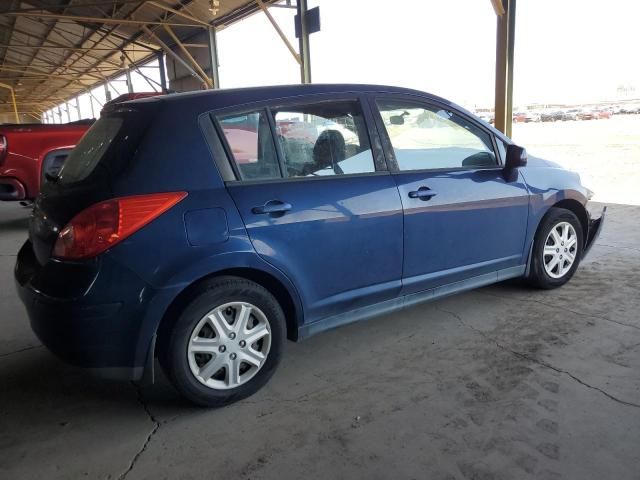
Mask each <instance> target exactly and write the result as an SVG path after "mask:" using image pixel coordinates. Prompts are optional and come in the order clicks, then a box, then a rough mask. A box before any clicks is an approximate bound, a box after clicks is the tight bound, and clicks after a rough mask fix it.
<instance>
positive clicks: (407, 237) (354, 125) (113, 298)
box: [15, 85, 604, 406]
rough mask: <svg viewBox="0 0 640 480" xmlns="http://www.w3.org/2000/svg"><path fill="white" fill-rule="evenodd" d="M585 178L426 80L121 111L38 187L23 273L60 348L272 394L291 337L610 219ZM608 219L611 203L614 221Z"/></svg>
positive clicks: (201, 388) (530, 256) (548, 268)
mask: <svg viewBox="0 0 640 480" xmlns="http://www.w3.org/2000/svg"><path fill="white" fill-rule="evenodd" d="M589 196H590V192H589V191H588V190H587V189H586V188H585V187H583V186H582V185H581V183H580V179H579V177H578V175H577V174H575V173H572V172H569V171H566V170H563V169H562V168H560V167H559V166H558V165H555V164H553V163H550V162H546V161H543V160H539V159H533V158H529V159H527V155H526V152H525V151H524V149H522V148H521V147H518V146H516V145H514V144H513V143H512V142H511V140H509V139H508V138H507V137H505V136H504V135H503V134H501V133H500V132H498V131H497V130H495V129H494V128H493V127H491V126H490V125H488V124H487V123H484V122H483V121H481V120H479V119H477V118H476V117H474V116H473V115H471V114H470V113H469V112H467V111H465V110H464V109H462V108H460V107H458V106H456V105H454V104H452V103H450V102H448V101H446V100H443V99H442V98H438V97H435V96H432V95H429V94H426V93H422V92H418V91H414V90H407V89H401V88H393V87H384V86H365V85H306V86H302V85H299V86H283V87H264V88H252V89H236V90H219V91H207V92H195V93H185V94H177V95H168V96H163V97H155V98H150V99H143V100H136V101H132V102H126V103H122V104H118V105H113V106H112V107H110V108H108V109H107V111H105V112H104V113H103V115H102V117H101V118H100V120H98V121H97V122H96V123H95V124H94V125H93V126H92V127H91V129H90V130H89V131H88V132H87V134H86V135H85V136H84V137H83V139H82V141H81V142H80V143H79V144H78V146H77V147H76V148H75V149H74V150H73V152H72V153H71V155H70V156H69V157H68V159H67V160H66V163H65V164H64V167H63V168H62V170H61V172H60V173H59V175H58V177H56V178H52V179H50V181H49V182H47V183H46V184H45V185H44V186H43V189H42V193H41V195H40V196H39V197H38V199H37V200H36V203H35V206H34V211H33V216H32V218H31V220H30V232H29V240H28V241H27V242H26V243H25V244H24V246H23V247H22V249H21V250H20V253H19V255H18V260H17V265H16V269H15V278H16V285H17V289H18V292H19V294H20V297H21V298H22V301H23V302H24V304H25V306H26V308H27V311H28V314H29V317H30V320H31V325H32V328H33V330H34V331H35V333H36V334H37V335H38V337H39V338H40V339H41V340H42V342H43V343H44V344H45V345H46V346H47V347H48V348H49V349H50V350H51V351H52V352H54V353H55V354H57V355H58V356H60V357H61V358H63V359H65V360H67V361H69V362H71V363H73V364H76V365H80V366H83V367H87V368H90V369H94V370H96V371H98V372H100V373H102V374H104V375H108V376H112V377H113V376H115V377H119V378H126V379H132V380H139V379H141V378H142V377H143V373H144V372H145V368H149V367H150V366H151V365H153V362H154V359H155V358H158V359H159V361H160V363H161V365H162V366H163V368H164V369H165V370H166V372H167V374H168V377H169V378H170V379H171V381H172V382H173V384H174V385H175V387H176V388H177V389H178V390H179V391H180V392H181V393H182V394H183V395H184V396H185V397H187V398H188V399H189V400H191V401H192V402H194V403H196V404H199V405H204V406H217V405H223V404H226V403H229V402H232V401H235V400H238V399H241V398H244V397H246V396H248V395H250V394H252V393H254V392H255V391H256V390H258V389H259V388H260V387H261V386H262V385H264V384H265V383H266V382H267V381H268V379H269V378H270V376H271V375H272V374H273V372H274V371H275V369H276V367H277V365H278V363H279V361H280V357H281V354H282V348H283V343H284V341H285V339H286V338H288V339H291V340H298V339H301V338H304V337H308V336H309V335H313V334H315V333H318V332H320V331H322V330H326V329H329V328H333V327H336V326H339V325H344V324H346V323H350V322H355V321H358V320H362V319H366V318H370V317H373V316H375V315H380V314H385V313H389V312H392V311H395V310H398V309H400V308H403V307H406V306H409V305H413V304H416V303H418V302H422V301H425V300H432V299H435V298H438V297H442V296H444V295H449V294H452V293H455V292H459V291H463V290H467V289H470V288H475V287H479V286H482V285H487V284H490V283H494V282H498V281H501V280H504V279H508V278H515V277H524V278H526V279H528V281H529V282H530V283H531V284H532V285H535V286H537V287H541V288H554V287H558V286H560V285H562V284H564V283H565V282H567V281H568V280H569V279H570V278H571V276H572V275H573V274H574V272H575V271H576V268H577V267H578V264H579V262H580V260H581V259H582V258H584V256H585V255H586V253H587V252H588V250H589V248H590V247H591V245H592V244H593V242H594V240H595V238H596V237H597V235H598V233H599V231H600V229H601V227H602V217H600V218H598V219H592V218H591V216H590V214H589V213H588V211H587V208H586V204H587V201H588V198H589ZM603 213H604V212H603Z"/></svg>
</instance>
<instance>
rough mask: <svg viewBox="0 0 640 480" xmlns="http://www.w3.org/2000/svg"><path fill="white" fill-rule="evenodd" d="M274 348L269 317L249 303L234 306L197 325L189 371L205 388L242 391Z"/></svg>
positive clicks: (215, 311) (190, 346) (219, 309)
mask: <svg viewBox="0 0 640 480" xmlns="http://www.w3.org/2000/svg"><path fill="white" fill-rule="evenodd" d="M270 348H271V326H270V325H269V321H268V320H267V317H266V316H265V314H264V313H263V312H262V310H260V309H259V308H258V307H256V306H255V305H252V304H250V303H247V302H230V303H225V304H224V305H220V306H219V307H216V308H215V309H213V310H211V311H210V312H209V313H207V314H206V315H205V316H204V317H202V319H200V321H199V322H198V323H197V324H196V326H195V328H194V329H193V331H192V333H191V335H190V337H189V344H188V346H187V356H188V360H189V367H190V369H191V373H192V374H193V376H194V377H195V378H196V379H197V380H198V381H199V382H200V383H202V384H204V385H206V386H207V387H209V388H213V389H216V390H228V389H231V388H236V387H239V386H240V385H243V384H245V383H247V382H248V381H249V380H251V379H252V378H253V377H254V376H255V375H256V374H257V373H258V371H259V370H260V369H261V368H262V366H263V365H264V364H265V362H266V360H267V356H268V355H269V349H270Z"/></svg>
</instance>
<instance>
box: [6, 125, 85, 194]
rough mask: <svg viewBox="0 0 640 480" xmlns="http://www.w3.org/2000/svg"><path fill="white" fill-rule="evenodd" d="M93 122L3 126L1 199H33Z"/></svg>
mask: <svg viewBox="0 0 640 480" xmlns="http://www.w3.org/2000/svg"><path fill="white" fill-rule="evenodd" d="M91 123H93V120H91V121H82V122H74V123H67V124H62V125H48V124H47V125H44V124H39V123H30V124H11V125H0V200H22V201H26V200H33V199H34V198H35V197H36V196H37V195H38V192H39V191H40V185H41V184H42V183H43V182H44V181H45V175H46V174H47V173H48V172H49V173H51V174H54V175H55V172H56V171H57V170H58V169H59V168H60V166H61V164H62V162H63V161H64V158H66V156H67V154H68V153H69V151H70V150H71V149H72V148H73V147H74V146H75V145H76V143H78V140H80V138H81V137H82V135H84V133H85V132H86V131H87V129H88V128H89V127H90V125H91Z"/></svg>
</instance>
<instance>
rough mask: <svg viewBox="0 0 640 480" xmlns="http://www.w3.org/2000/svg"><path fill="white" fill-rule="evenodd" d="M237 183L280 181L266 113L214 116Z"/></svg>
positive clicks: (255, 112) (264, 111)
mask: <svg viewBox="0 0 640 480" xmlns="http://www.w3.org/2000/svg"><path fill="white" fill-rule="evenodd" d="M217 121H218V125H219V127H220V129H221V130H222V133H223V135H224V138H225V140H226V141H227V145H228V147H229V150H230V153H231V156H232V157H233V161H234V163H235V165H236V169H237V171H238V173H239V174H240V180H269V179H274V178H280V176H281V175H280V166H279V165H278V156H277V155H276V149H275V146H274V144H273V138H272V137H271V129H270V126H269V121H268V118H267V114H266V110H258V111H254V112H248V113H243V114H231V115H224V116H219V117H217Z"/></svg>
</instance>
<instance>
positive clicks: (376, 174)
mask: <svg viewBox="0 0 640 480" xmlns="http://www.w3.org/2000/svg"><path fill="white" fill-rule="evenodd" d="M392 173H393V172H389V171H387V170H381V171H376V172H365V173H343V174H340V175H311V176H308V177H286V178H265V179H256V180H228V181H225V182H224V183H225V185H228V186H239V185H261V184H266V183H284V184H286V183H291V182H317V181H326V180H329V179H333V180H342V179H344V180H348V179H354V178H359V177H380V176H383V175H391V174H392Z"/></svg>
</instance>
